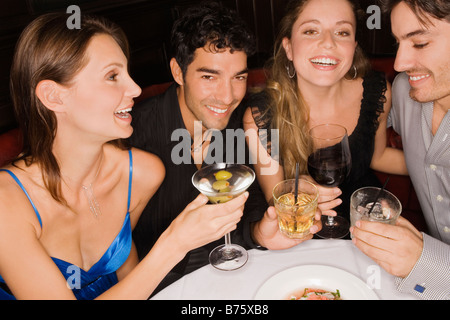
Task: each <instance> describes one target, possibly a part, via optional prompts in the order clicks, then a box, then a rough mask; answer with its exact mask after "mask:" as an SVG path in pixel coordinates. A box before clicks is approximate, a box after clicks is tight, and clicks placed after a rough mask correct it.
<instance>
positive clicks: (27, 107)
mask: <svg viewBox="0 0 450 320" xmlns="http://www.w3.org/2000/svg"><path fill="white" fill-rule="evenodd" d="M67 18H68V15H67V14H64V13H48V14H45V15H42V16H40V17H38V18H36V19H35V20H34V21H32V22H31V23H30V24H29V25H28V26H27V27H26V28H25V30H24V31H23V32H22V34H21V36H20V38H19V40H18V42H17V45H16V51H15V54H14V58H13V63H12V67H11V79H10V90H11V96H12V100H13V104H14V111H15V115H16V118H17V121H18V123H19V126H20V129H21V130H22V134H23V152H22V153H21V154H20V156H19V157H18V158H17V159H16V161H17V160H20V159H23V160H24V161H25V164H26V165H27V166H30V165H31V164H32V163H37V164H38V165H39V167H40V169H41V171H42V178H43V181H44V184H45V187H46V188H47V189H48V190H49V192H50V194H51V196H52V197H53V198H54V199H55V200H57V201H59V202H61V203H63V204H66V205H67V203H66V201H65V199H64V198H63V196H62V192H61V179H60V167H59V164H58V161H57V159H56V158H55V156H54V155H53V152H52V147H53V142H54V139H55V135H56V132H57V120H56V117H55V114H54V112H53V111H51V110H49V109H48V108H46V107H45V106H44V105H43V104H42V102H41V101H40V100H39V98H38V97H37V96H36V94H35V90H36V86H37V85H38V83H39V82H40V81H42V80H53V81H55V82H57V83H59V84H62V85H70V83H71V80H72V79H73V78H74V77H75V75H76V74H77V73H78V72H79V71H80V70H81V69H82V68H83V67H84V66H85V65H86V64H87V57H86V54H85V53H86V50H87V47H88V45H89V42H90V40H91V39H92V37H93V36H94V35H97V34H107V35H110V36H111V37H113V38H114V39H115V41H116V42H117V43H118V45H119V46H120V47H121V49H122V51H123V52H124V54H125V56H126V57H127V58H128V56H129V49H128V42H127V38H126V36H125V34H124V33H123V31H122V30H121V29H120V28H119V27H118V26H116V25H115V24H113V23H111V22H109V21H107V20H105V19H103V18H100V17H94V16H84V15H82V17H81V28H80V29H69V28H68V27H67V25H66V21H67ZM116 145H118V146H120V145H121V143H120V142H116Z"/></svg>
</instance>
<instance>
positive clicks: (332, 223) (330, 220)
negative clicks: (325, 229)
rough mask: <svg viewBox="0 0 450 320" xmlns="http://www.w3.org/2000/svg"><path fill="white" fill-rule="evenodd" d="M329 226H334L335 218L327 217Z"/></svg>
mask: <svg viewBox="0 0 450 320" xmlns="http://www.w3.org/2000/svg"><path fill="white" fill-rule="evenodd" d="M327 218H328V219H327V226H331V227H332V226H334V217H333V216H328V217H327Z"/></svg>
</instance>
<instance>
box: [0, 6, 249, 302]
mask: <svg viewBox="0 0 450 320" xmlns="http://www.w3.org/2000/svg"><path fill="white" fill-rule="evenodd" d="M67 17H68V16H67V15H66V14H57V13H52V14H46V15H43V16H41V17H39V18H37V19H36V20H35V21H33V22H32V23H31V24H30V25H29V26H28V27H27V28H26V29H25V30H24V32H23V33H22V35H21V37H20V39H19V42H18V44H17V48H16V52H15V55H14V60H13V66H12V69H11V94H12V98H13V103H14V108H15V112H16V116H17V120H18V122H19V124H20V126H21V129H22V132H23V139H24V149H23V153H22V154H21V155H20V156H19V157H18V158H17V159H16V160H15V161H14V162H13V163H11V164H10V165H8V166H6V167H4V168H3V169H0V299H75V298H77V299H94V298H99V299H100V298H101V299H108V298H109V299H141V298H142V299H145V298H147V297H149V296H150V294H151V293H152V291H153V290H154V288H155V287H156V286H157V285H158V283H159V282H160V280H161V279H162V278H163V277H164V276H165V274H166V273H167V272H168V271H170V270H171V269H172V267H173V266H175V265H176V264H177V262H178V261H180V260H181V259H182V258H183V257H184V256H185V254H186V253H187V252H188V251H189V250H192V249H194V248H196V247H198V246H201V245H203V244H205V243H209V242H211V241H213V240H217V239H219V238H221V237H222V236H223V235H224V234H225V233H227V232H229V231H231V230H232V229H234V228H235V226H236V223H237V222H238V221H239V219H240V217H241V215H242V209H243V205H244V202H245V200H246V196H247V194H244V195H242V196H240V197H238V198H236V199H234V200H232V201H230V202H228V203H226V204H221V206H227V210H217V208H214V206H205V204H206V202H207V198H206V197H205V196H202V195H200V196H199V197H198V198H196V199H195V200H194V201H193V202H192V203H191V204H189V205H188V206H187V207H186V209H185V210H184V211H183V212H181V213H180V215H179V216H178V217H177V219H175V220H174V221H173V223H172V224H171V225H170V226H169V228H168V229H167V230H166V231H165V232H164V233H163V234H162V235H161V237H160V238H159V240H158V241H157V243H156V244H155V246H154V247H153V248H152V250H151V251H150V252H149V254H148V255H147V256H146V257H145V258H144V259H142V261H141V262H139V263H138V259H137V254H136V250H135V248H134V245H133V242H132V237H131V232H132V229H133V228H134V226H135V225H136V223H137V221H138V219H139V216H140V214H141V212H142V210H143V208H144V207H145V205H146V204H147V202H148V200H149V199H150V198H151V197H152V195H153V194H154V193H155V192H156V190H157V189H158V187H159V185H160V184H161V182H162V180H163V179H164V175H165V170H164V166H163V164H162V162H161V161H160V160H159V159H158V158H157V157H156V156H154V155H152V154H149V153H147V152H144V151H141V150H138V149H129V150H127V149H126V148H125V147H124V146H123V144H122V143H121V139H124V138H127V137H129V136H130V135H131V133H132V131H133V129H132V127H131V115H130V111H131V109H132V107H133V98H135V97H137V96H139V94H140V92H141V89H140V88H139V86H138V85H136V83H134V81H133V80H132V79H131V78H130V76H129V74H128V69H127V64H128V44H127V40H126V37H125V35H124V34H123V32H122V31H121V30H120V29H119V28H118V27H117V26H115V25H113V24H112V23H110V22H108V21H106V20H104V19H101V18H96V17H88V16H83V17H82V19H81V22H82V24H81V29H73V30H71V29H69V28H67V25H66V20H67ZM221 212H222V213H221ZM224 212H226V213H227V214H224ZM213 219H215V220H216V222H214V225H215V228H213V227H211V224H210V223H211V221H212V220H213ZM217 226H219V227H217Z"/></svg>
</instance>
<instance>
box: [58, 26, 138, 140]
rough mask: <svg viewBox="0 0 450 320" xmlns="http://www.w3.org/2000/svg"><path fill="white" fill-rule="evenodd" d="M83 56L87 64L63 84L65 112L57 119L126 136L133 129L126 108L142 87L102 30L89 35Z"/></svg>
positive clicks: (84, 128) (115, 136)
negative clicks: (65, 86) (91, 36)
mask: <svg viewBox="0 0 450 320" xmlns="http://www.w3.org/2000/svg"><path fill="white" fill-rule="evenodd" d="M86 58H87V61H88V62H87V64H86V66H85V67H84V68H82V69H81V71H80V72H78V73H77V74H76V75H75V77H74V78H73V80H72V81H71V84H70V85H69V86H68V87H67V88H66V93H65V94H64V98H63V102H64V105H65V107H66V108H65V110H66V112H65V114H64V115H65V116H64V117H63V118H61V117H60V118H59V120H58V123H59V122H60V121H64V124H66V125H67V127H72V128H76V130H78V131H77V132H80V133H81V132H85V133H87V134H89V135H91V136H92V135H97V136H100V137H102V138H100V139H105V137H106V140H113V139H118V138H127V137H129V136H130V135H131V133H132V132H133V128H132V127H131V125H130V123H131V115H130V114H129V112H130V111H131V108H132V106H133V98H135V97H137V96H139V94H140V93H141V89H140V88H139V86H138V85H137V84H136V83H135V82H134V81H133V80H132V79H131V78H130V75H129V74H128V71H127V58H126V57H125V55H124V54H123V52H122V50H121V49H120V47H119V45H118V44H117V43H116V42H115V41H114V39H113V38H112V37H111V36H109V35H104V34H101V35H96V36H94V37H93V38H92V39H91V41H90V43H89V46H88V48H87V50H86ZM58 127H60V126H58Z"/></svg>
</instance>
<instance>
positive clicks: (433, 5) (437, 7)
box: [379, 0, 450, 24]
mask: <svg viewBox="0 0 450 320" xmlns="http://www.w3.org/2000/svg"><path fill="white" fill-rule="evenodd" d="M379 2H380V4H381V7H382V10H383V12H385V13H390V12H391V11H392V9H394V7H395V6H396V5H398V4H399V3H400V2H404V3H405V4H406V5H408V6H409V7H410V8H411V10H412V11H413V12H414V14H415V15H416V16H417V19H419V21H420V22H421V23H423V24H426V23H427V22H429V18H428V17H427V16H426V15H429V16H431V17H433V18H436V19H438V20H446V21H447V22H450V1H448V0H432V1H430V0H379Z"/></svg>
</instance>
